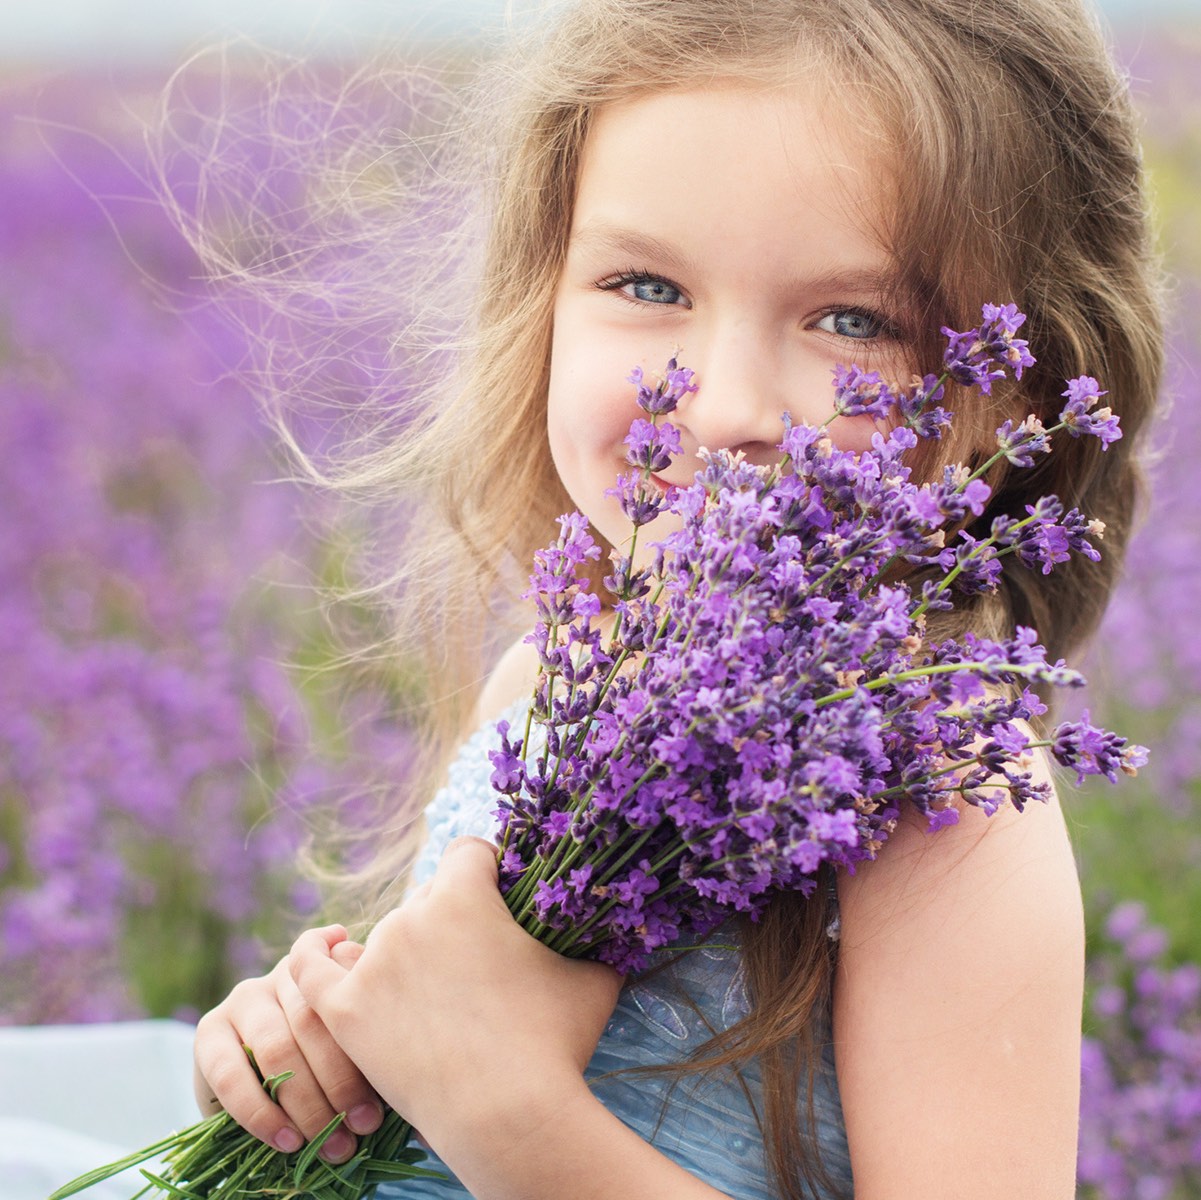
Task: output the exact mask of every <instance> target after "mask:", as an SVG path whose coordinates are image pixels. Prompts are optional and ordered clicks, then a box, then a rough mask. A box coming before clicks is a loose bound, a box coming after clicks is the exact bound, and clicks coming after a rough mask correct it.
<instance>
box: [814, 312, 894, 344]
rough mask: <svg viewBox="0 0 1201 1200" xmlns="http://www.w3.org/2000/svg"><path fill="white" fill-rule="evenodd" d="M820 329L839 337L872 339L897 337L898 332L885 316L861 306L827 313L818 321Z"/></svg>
mask: <svg viewBox="0 0 1201 1200" xmlns="http://www.w3.org/2000/svg"><path fill="white" fill-rule="evenodd" d="M817 328H818V329H824V330H825V331H826V332H827V333H834V334H837V335H838V336H839V337H845V338H855V339H857V340H858V341H870V340H871V339H873V338H887V337H896V332H895V330H894V329H893V327H892V326H891V325H889V323H888V322H887V321H885V320H884V318H883V317H877V316H876V315H875V314H874V313H870V312H864V311H863V309H860V308H840V309H837V310H836V311H834V312H831V313H826V315H825V316H824V317H822V318H821V320H820V321H818V323H817Z"/></svg>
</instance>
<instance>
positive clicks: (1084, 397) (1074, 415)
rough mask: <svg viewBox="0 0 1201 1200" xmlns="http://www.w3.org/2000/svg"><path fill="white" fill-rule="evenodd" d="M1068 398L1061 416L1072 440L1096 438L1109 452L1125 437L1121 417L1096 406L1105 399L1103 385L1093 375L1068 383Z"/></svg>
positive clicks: (1066, 392) (1065, 394) (1103, 448)
mask: <svg viewBox="0 0 1201 1200" xmlns="http://www.w3.org/2000/svg"><path fill="white" fill-rule="evenodd" d="M1063 395H1064V396H1066V397H1067V400H1068V402H1067V404H1066V405H1064V408H1063V410H1062V412H1060V414H1059V420H1060V421H1061V422H1062V424H1063V426H1064V428H1065V429H1067V431H1068V433H1070V434H1071V435H1072V437H1085V436H1088V437H1095V438H1097V439H1098V440H1099V441H1100V443H1101V449H1102V450H1107V449H1109V446H1110V443H1112V442H1116V441H1117V440H1118V439H1119V438H1120V437H1121V436H1122V430H1121V428H1120V426H1119V421H1118V418H1117V416H1116V415H1115V414H1114V413H1113V412H1112V411H1111V410H1110V409H1108V408H1097V409H1095V411H1094V408H1095V405H1096V404H1097V402H1098V400H1100V398H1101V397H1102V396H1104V395H1105V392H1103V391H1102V390H1101V388H1100V385H1099V384H1098V383H1097V381H1096V380H1095V379H1093V378H1092V377H1091V376H1089V375H1081V376H1080V377H1079V378H1077V379H1071V380H1069V381H1068V386H1067V391H1065V392H1064V393H1063Z"/></svg>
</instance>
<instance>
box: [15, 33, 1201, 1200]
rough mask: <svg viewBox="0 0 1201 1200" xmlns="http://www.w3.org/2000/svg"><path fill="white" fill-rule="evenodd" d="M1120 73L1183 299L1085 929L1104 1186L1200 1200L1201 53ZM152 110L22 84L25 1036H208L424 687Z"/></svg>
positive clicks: (107, 84)
mask: <svg viewBox="0 0 1201 1200" xmlns="http://www.w3.org/2000/svg"><path fill="white" fill-rule="evenodd" d="M1126 53H1127V61H1128V62H1129V63H1130V66H1131V70H1132V73H1133V75H1134V78H1135V80H1136V86H1137V91H1138V94H1139V97H1140V102H1141V104H1142V106H1143V109H1144V112H1145V114H1146V138H1147V156H1148V162H1149V165H1150V167H1151V170H1152V175H1153V180H1154V185H1155V193H1156V204H1157V209H1158V212H1159V218H1160V223H1161V230H1162V246H1163V251H1164V255H1165V261H1166V263H1167V265H1168V267H1169V269H1170V272H1171V274H1172V278H1173V287H1174V294H1173V297H1172V314H1173V316H1172V343H1171V363H1170V377H1169V387H1168V400H1169V406H1168V408H1167V410H1166V411H1165V415H1164V417H1163V418H1162V420H1161V423H1160V427H1159V429H1158V431H1157V445H1158V448H1159V455H1158V458H1157V462H1156V465H1155V469H1154V476H1153V484H1152V494H1151V503H1150V507H1149V511H1148V513H1147V518H1146V521H1145V524H1144V526H1143V529H1142V531H1141V533H1140V535H1139V537H1138V540H1137V542H1136V544H1135V546H1134V548H1133V551H1132V554H1131V558H1130V564H1129V571H1128V578H1127V581H1126V583H1125V585H1124V587H1123V589H1122V591H1121V593H1120V595H1119V596H1118V597H1117V599H1116V601H1115V603H1114V605H1113V608H1112V611H1111V613H1110V616H1109V618H1108V619H1107V622H1106V625H1105V628H1104V630H1103V632H1102V635H1101V637H1100V638H1099V640H1098V644H1097V647H1096V649H1095V651H1094V654H1093V657H1092V659H1091V661H1090V662H1089V663H1088V664H1086V665H1087V669H1088V673H1089V675H1090V678H1091V680H1092V687H1091V690H1090V694H1089V696H1088V699H1087V703H1088V705H1089V707H1090V708H1091V710H1092V712H1093V714H1094V715H1095V716H1096V715H1103V716H1104V718H1105V720H1106V721H1107V722H1109V723H1111V724H1113V725H1114V726H1115V727H1116V728H1119V729H1121V730H1122V731H1123V732H1126V733H1129V734H1131V735H1133V736H1135V737H1137V738H1138V739H1139V740H1142V741H1144V742H1146V743H1147V744H1148V745H1150V746H1151V747H1152V748H1153V752H1154V759H1153V765H1152V767H1151V768H1149V769H1148V770H1147V771H1146V772H1145V773H1143V774H1142V775H1140V777H1139V778H1138V779H1137V780H1134V781H1132V782H1131V783H1129V784H1128V785H1125V786H1123V787H1121V788H1119V789H1114V790H1110V789H1104V790H1101V789H1093V790H1088V791H1087V792H1080V793H1075V794H1070V795H1068V796H1067V797H1066V803H1067V806H1068V808H1069V810H1070V812H1071V814H1072V817H1071V820H1072V824H1073V828H1074V833H1075V838H1076V843H1077V847H1078V852H1079V858H1080V864H1081V870H1082V874H1083V878H1084V885H1085V890H1086V900H1087V904H1088V908H1089V913H1090V918H1091V923H1092V924H1091V928H1092V940H1091V942H1090V974H1091V979H1092V986H1091V991H1090V999H1089V1013H1088V1017H1087V1025H1088V1032H1089V1035H1090V1036H1089V1040H1088V1043H1087V1045H1086V1052H1085V1060H1084V1072H1085V1083H1086V1086H1085V1089H1084V1096H1085V1100H1084V1120H1083V1130H1082V1137H1081V1159H1080V1188H1081V1197H1082V1198H1084V1197H1089V1198H1096V1200H1126V1198H1129V1200H1180V1198H1183V1197H1195V1196H1198V1195H1201V921H1198V920H1197V918H1196V914H1198V913H1201V820H1199V817H1201V633H1199V632H1198V630H1197V614H1198V613H1201V518H1199V517H1198V506H1197V500H1196V493H1195V491H1194V487H1195V482H1194V479H1195V470H1196V468H1195V465H1194V464H1195V463H1196V461H1197V460H1198V458H1201V404H1199V403H1198V398H1199V396H1201V84H1198V82H1197V80H1198V79H1201V31H1198V32H1197V33H1196V34H1195V36H1193V39H1192V41H1191V42H1190V40H1189V37H1188V35H1187V34H1181V33H1180V32H1179V31H1178V32H1176V33H1175V34H1173V35H1172V36H1164V37H1162V38H1161V39H1158V40H1156V39H1152V38H1147V37H1144V38H1143V39H1142V41H1141V42H1140V45H1139V46H1138V47H1137V48H1135V47H1127V50H1126ZM161 83H162V80H161V78H151V79H146V80H140V79H128V80H124V81H117V82H114V81H113V79H112V78H110V77H106V78H104V79H103V80H101V79H92V78H88V77H85V76H82V75H75V76H72V77H69V78H57V79H53V80H33V79H21V78H8V79H4V78H0V255H2V258H0V262H2V264H3V266H2V268H0V449H2V451H3V453H2V454H0V513H2V519H0V1023H4V1024H28V1023H42V1022H74V1021H97V1020H109V1019H121V1018H127V1017H134V1016H138V1015H146V1014H149V1015H184V1016H188V1015H191V1014H195V1013H197V1012H199V1011H202V1010H203V1009H204V1008H205V1007H207V1006H208V1005H209V1004H211V1003H212V1002H213V1001H214V1000H215V999H217V998H218V997H219V996H220V995H221V994H223V993H224V991H225V990H226V989H227V988H228V987H229V985H230V984H231V983H232V982H233V981H234V979H236V978H237V977H238V976H240V975H241V974H244V973H247V972H251V971H255V970H257V969H259V968H260V967H262V966H263V965H264V964H265V963H266V962H267V961H268V960H269V959H270V958H271V957H272V955H273V954H274V953H276V952H277V951H278V948H279V947H280V945H281V944H284V943H286V942H287V940H288V939H289V938H290V935H291V932H292V931H293V930H294V929H295V928H296V927H297V924H298V923H299V922H302V921H303V920H304V917H305V915H306V914H308V913H310V912H312V911H313V907H314V905H315V903H316V896H315V893H314V891H313V889H312V888H311V886H310V885H308V884H307V883H304V882H303V881H302V879H301V875H300V873H299V871H298V869H297V865H296V858H297V850H298V847H299V846H300V845H301V844H302V843H303V842H304V840H305V839H306V835H307V834H309V833H310V832H311V831H312V829H313V828H314V825H313V822H314V821H315V819H316V814H317V813H318V812H320V811H324V810H325V809H326V807H327V802H328V801H329V800H330V799H331V798H335V797H342V798H350V799H351V800H352V801H354V802H358V803H362V804H374V803H376V802H378V801H379V799H380V797H381V796H383V795H384V794H385V793H388V794H395V793H397V792H399V791H400V790H401V788H402V782H403V775H404V766H405V762H406V759H407V758H408V756H409V753H410V749H411V747H410V746H409V744H408V741H407V735H406V730H405V724H404V720H403V711H404V707H405V704H406V702H408V701H409V700H411V699H412V685H411V683H410V682H408V681H407V680H406V678H405V676H404V674H403V671H402V670H401V669H400V668H394V669H392V668H388V667H380V666H378V665H376V666H373V667H372V668H371V669H370V671H367V670H364V669H357V670H353V671H352V670H350V669H348V668H346V667H344V666H339V665H338V660H339V654H340V651H341V648H342V645H343V643H342V641H341V640H340V635H339V633H338V626H339V624H340V623H342V624H345V623H347V622H349V623H350V624H356V623H361V622H362V621H364V620H367V619H368V618H365V617H364V616H363V615H362V614H361V613H358V612H350V613H345V612H342V613H341V614H340V615H339V616H337V617H336V618H331V617H330V615H329V614H328V613H327V612H326V611H325V610H324V609H323V607H322V604H321V601H320V598H319V592H318V588H319V587H320V586H323V585H327V584H330V583H334V582H336V581H337V580H338V579H339V578H340V577H341V576H342V574H343V572H344V571H345V570H346V569H347V566H346V558H347V550H346V547H347V545H348V544H350V543H353V540H354V536H355V531H354V529H353V528H351V527H349V526H348V524H347V522H346V519H345V518H340V519H339V520H338V521H335V520H333V519H332V518H331V513H330V511H329V510H328V509H327V508H325V506H324V502H323V501H322V500H321V499H320V498H318V497H316V496H314V495H312V494H309V493H308V492H306V491H305V490H304V489H302V488H301V487H300V486H298V485H297V484H294V483H290V482H286V481H284V480H283V476H284V475H285V474H286V470H287V468H286V464H285V462H284V460H283V457H282V455H281V454H280V453H279V452H278V450H277V448H276V444H275V440H274V436H273V434H272V433H271V432H270V431H269V429H268V428H267V426H266V424H265V422H264V421H263V419H262V417H261V415H260V413H259V410H258V408H257V406H256V402H255V400H254V398H253V396H252V393H251V389H250V388H249V387H248V385H247V383H246V381H245V375H246V370H247V368H248V365H249V363H250V353H251V349H250V347H249V345H248V342H247V339H246V336H245V335H244V334H243V333H240V332H239V331H238V329H237V327H236V326H235V325H232V324H230V323H229V322H228V321H227V320H226V319H225V318H223V316H222V315H221V313H220V312H219V311H218V309H217V307H216V306H214V305H213V304H212V303H211V301H210V299H209V297H208V293H207V291H206V289H205V287H204V286H203V285H202V284H201V283H200V282H199V281H198V272H199V267H198V264H197V262H196V260H195V259H194V257H193V255H192V252H191V251H190V250H189V249H188V247H187V246H186V245H185V243H184V241H183V240H182V238H181V237H180V236H179V235H178V234H177V232H176V231H175V229H174V227H173V226H172V224H171V223H170V222H169V221H168V220H167V219H166V218H165V217H164V215H163V214H162V212H161V210H160V207H159V205H158V202H157V201H156V199H155V198H154V197H153V195H152V192H151V190H150V188H149V187H148V185H147V184H146V182H145V179H146V175H147V173H148V165H147V162H146V159H145V156H144V150H143V143H142V140H141V138H142V135H141V129H142V125H143V119H144V118H145V117H146V115H147V114H148V113H149V112H150V111H151V108H152V106H153V102H154V100H155V97H156V95H157V93H158V91H159V89H160V87H161ZM171 182H172V183H173V186H177V187H180V188H184V187H186V186H190V184H189V183H188V182H187V181H178V182H177V181H171ZM360 349H361V348H360ZM364 352H372V353H374V352H375V351H373V350H370V348H369V351H364ZM1112 400H1113V402H1114V406H1115V408H1117V409H1119V411H1120V407H1121V398H1120V397H1113V398H1112ZM360 632H361V630H360Z"/></svg>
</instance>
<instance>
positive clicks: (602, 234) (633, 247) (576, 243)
mask: <svg viewBox="0 0 1201 1200" xmlns="http://www.w3.org/2000/svg"><path fill="white" fill-rule="evenodd" d="M569 245H570V248H571V249H574V250H582V251H584V252H585V253H607V254H612V253H616V254H621V255H624V256H628V257H629V258H630V259H632V260H634V261H635V262H641V261H645V262H646V263H647V264H648V265H651V264H653V265H655V266H657V267H662V268H664V269H666V270H670V271H676V272H681V273H687V272H689V271H691V270H693V269H694V264H693V260H691V259H690V258H688V257H687V255H685V254H683V253H682V252H681V251H680V250H679V248H678V247H676V246H674V245H672V243H671V242H666V241H664V240H663V239H661V238H657V237H652V236H651V235H649V234H645V233H640V232H639V231H638V230H636V229H627V228H626V227H624V226H621V225H613V224H611V223H610V222H608V221H590V222H588V223H587V224H585V225H582V226H580V227H579V228H577V229H573V230H572V232H571V238H570V243H569ZM899 281H900V274H899V270H898V268H897V266H896V264H895V263H893V262H892V261H891V260H888V259H886V260H885V261H883V262H881V263H880V264H878V265H875V264H873V265H865V266H855V265H848V266H846V267H839V266H831V267H829V268H828V269H824V270H822V271H821V272H820V273H819V274H816V275H807V276H804V277H798V278H796V279H794V280H789V281H788V282H787V283H786V284H785V289H786V290H789V291H797V292H801V291H815V292H849V293H854V294H856V295H863V294H867V295H872V296H880V297H884V296H892V295H895V294H896V292H897V291H898V284H899Z"/></svg>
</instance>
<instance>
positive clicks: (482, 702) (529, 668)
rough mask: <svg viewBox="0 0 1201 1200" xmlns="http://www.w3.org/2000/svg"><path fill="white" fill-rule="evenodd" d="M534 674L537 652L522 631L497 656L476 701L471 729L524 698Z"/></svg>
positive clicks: (529, 689) (489, 720) (492, 718)
mask: <svg viewBox="0 0 1201 1200" xmlns="http://www.w3.org/2000/svg"><path fill="white" fill-rule="evenodd" d="M537 675H538V652H537V650H535V649H534V647H533V645H532V644H531V643H530V642H529V641H527V639H526V637H525V635H524V634H523V635H522V636H521V637H519V638H518V639H517V640H516V641H515V642H513V644H512V645H511V646H510V647H509V648H508V649H507V650H506V651H505V652H504V654H502V655H501V656H500V659H499V661H498V662H497V664H496V666H495V667H493V668H492V673H491V674H490V675H489V676H488V678H487V680H486V681H485V683H484V687H483V689H482V690H481V692H480V697H479V700H478V701H477V702H476V709H475V719H474V720H473V722H472V726H473V728H479V727H480V726H481V725H484V724H485V723H487V722H491V721H495V720H496V719H497V718H498V717H500V716H501V715H502V714H503V713H505V712H507V711H508V710H509V709H510V708H512V707H513V705H514V703H515V702H516V701H518V700H522V699H528V698H529V696H530V693H531V692H532V691H533V689H534V682H535V679H536V678H537Z"/></svg>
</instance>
